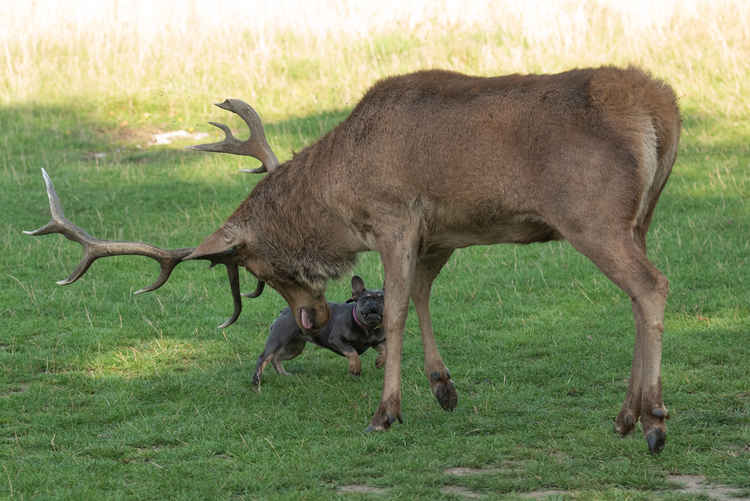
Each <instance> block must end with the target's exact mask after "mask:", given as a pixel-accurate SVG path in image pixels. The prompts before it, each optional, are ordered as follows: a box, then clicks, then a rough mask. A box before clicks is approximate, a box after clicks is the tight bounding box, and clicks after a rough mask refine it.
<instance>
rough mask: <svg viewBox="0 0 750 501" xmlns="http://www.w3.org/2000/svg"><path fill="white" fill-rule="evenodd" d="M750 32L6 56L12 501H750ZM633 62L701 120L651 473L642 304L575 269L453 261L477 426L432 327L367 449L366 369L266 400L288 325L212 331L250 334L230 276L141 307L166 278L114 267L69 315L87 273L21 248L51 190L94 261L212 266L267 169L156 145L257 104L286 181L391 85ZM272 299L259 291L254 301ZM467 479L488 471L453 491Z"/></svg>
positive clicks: (511, 32)
mask: <svg viewBox="0 0 750 501" xmlns="http://www.w3.org/2000/svg"><path fill="white" fill-rule="evenodd" d="M742 5H743V4H742V3H736V4H731V3H730V4H729V6H728V7H727V6H725V7H724V8H721V9H709V10H707V11H706V12H705V13H704V15H703V22H701V23H696V24H694V25H691V24H690V20H689V19H683V18H681V17H679V16H677V17H674V18H673V19H672V20H671V21H670V22H667V23H665V24H664V25H663V26H661V27H660V28H659V29H658V30H653V31H646V32H643V33H640V34H639V36H626V35H625V32H626V30H625V29H624V28H623V26H625V25H624V24H623V25H614V26H612V23H613V21H612V19H613V18H612V17H610V16H609V15H608V13H607V11H606V9H604V8H602V9H599V10H597V9H593V11H592V12H593V13H592V15H591V19H590V23H589V24H588V25H587V26H588V28H589V29H588V30H587V31H585V33H583V32H582V33H578V32H575V31H574V32H573V34H572V35H571V36H572V39H568V38H566V36H565V34H566V33H567V32H565V31H562V29H561V31H559V32H557V33H558V35H560V36H557V37H555V36H552V37H551V38H546V39H543V40H537V39H534V38H531V37H528V36H527V35H528V34H525V33H523V32H521V31H520V29H518V28H517V27H516V26H515V25H513V24H512V23H508V24H506V25H502V26H495V27H487V26H484V27H481V29H471V27H470V26H462V25H457V26H454V27H453V29H451V30H444V29H442V26H441V25H439V23H438V24H434V25H433V24H430V23H431V21H430V20H429V19H428V20H425V21H424V22H423V24H419V23H413V25H414V26H416V27H415V28H414V29H413V30H411V31H410V30H407V29H404V26H399V27H397V28H394V29H385V30H372V31H370V32H366V33H365V34H364V35H361V36H355V35H350V34H348V35H345V36H341V37H335V36H332V35H331V34H330V33H329V34H323V35H319V36H317V35H314V34H310V33H309V32H305V31H304V30H300V31H299V32H298V31H295V32H294V34H292V32H291V31H288V30H287V31H285V30H279V31H278V32H271V33H270V34H268V33H267V34H266V35H265V38H263V40H261V38H262V37H259V36H258V34H257V33H255V32H253V31H250V30H248V31H236V32H234V33H230V32H229V31H222V32H221V33H219V34H217V35H212V34H211V33H210V31H209V30H203V31H199V32H198V33H197V34H195V36H192V37H188V36H187V35H185V34H182V35H180V34H179V33H177V32H171V31H168V30H167V31H166V32H165V34H164V35H163V38H161V39H160V42H161V44H156V45H145V44H144V42H143V41H141V40H139V39H137V38H134V37H132V36H130V35H129V34H128V33H127V32H118V31H117V30H112V32H111V35H109V36H108V35H106V34H104V33H101V32H87V31H81V32H76V33H72V32H68V31H65V30H63V31H62V33H61V34H59V35H58V36H53V35H50V34H47V35H45V36H43V37H42V36H39V37H31V36H29V37H24V36H22V35H23V33H21V34H19V35H18V36H17V37H15V38H10V39H3V40H2V43H0V48H2V49H3V51H2V52H3V54H2V55H0V131H2V135H1V136H0V174H1V175H0V190H1V192H2V195H0V209H1V212H0V213H1V214H2V218H1V219H0V249H1V250H2V252H0V269H2V273H1V274H0V320H1V321H2V324H1V325H0V466H1V471H0V498H10V499H76V500H78V499H94V498H106V499H330V498H332V497H336V496H338V497H340V498H342V499H359V498H362V499H365V498H367V499H377V498H378V494H343V493H339V490H338V489H339V488H341V487H343V486H348V485H355V484H363V485H367V486H371V487H380V488H385V489H388V490H387V492H386V494H385V495H383V496H380V497H381V498H382V497H390V498H403V499H441V498H445V499H461V495H460V494H455V493H453V494H452V493H450V492H449V491H447V490H445V489H446V488H447V487H455V486H459V487H464V488H466V489H469V490H470V491H472V492H474V493H481V494H483V495H486V496H487V497H488V498H491V497H502V496H508V497H510V498H513V497H517V496H520V495H521V494H524V493H530V492H534V491H541V490H556V491H564V492H566V494H563V495H558V496H570V497H575V498H576V499H651V498H653V497H654V496H655V495H657V494H658V495H660V496H662V497H663V498H664V499H692V498H693V497H694V495H693V494H688V493H684V492H681V491H678V490H676V486H675V484H673V483H670V481H669V480H668V476H669V475H675V474H684V475H687V474H690V475H702V476H704V477H706V478H707V479H708V481H710V482H711V483H712V484H714V485H718V484H723V485H727V486H731V487H734V488H736V489H738V491H737V492H738V493H741V494H744V495H745V496H749V495H750V480H748V479H750V375H749V374H750V372H749V370H748V368H749V367H750V365H749V364H748V360H750V347H749V346H750V289H749V288H748V286H747V284H748V283H750V243H749V242H750V239H749V238H748V228H750V207H748V200H749V199H750V196H749V195H750V143H748V140H747V138H748V137H750V106H749V105H748V103H750V87H748V83H747V82H750V67H748V66H747V65H746V64H738V63H737V62H738V61H747V60H750V43H748V33H749V31H748V29H747V26H748V20H747V17H746V11H747V9H746V8H745V7H742ZM607 23H609V24H607ZM615 24H616V23H615ZM718 26H721V27H722V29H721V30H716V27H718ZM576 34H579V35H580V37H578V36H576ZM74 35H75V36H74ZM181 36H182V38H180V37H181ZM95 42H96V43H95ZM261 42H262V43H261ZM178 48H180V49H179V50H178ZM183 48H184V50H183ZM194 50H200V51H201V52H200V53H201V54H202V56H201V57H197V56H194V55H191V54H195V52H194ZM209 54H210V56H209ZM3 58H4V59H3ZM630 61H632V62H636V63H639V64H641V65H643V66H645V67H647V68H649V69H650V70H651V71H653V72H654V73H655V74H656V75H658V76H659V77H661V78H664V79H666V80H667V81H669V82H670V83H671V84H672V85H673V86H674V87H675V89H676V90H677V92H678V94H679V95H680V100H681V107H682V110H683V119H684V123H683V125H684V129H683V136H682V143H681V148H680V152H679V156H678V160H677V165H676V167H675V171H674V173H673V175H672V178H671V179H670V182H669V184H668V186H667V188H666V190H665V191H664V194H663V195H662V198H661V201H660V203H659V206H658V207H657V210H656V214H655V219H654V223H653V224H652V229H651V232H650V234H649V253H650V256H651V258H652V259H653V261H654V263H655V264H656V265H657V266H658V267H659V268H660V269H662V270H663V271H664V272H665V273H666V274H667V276H668V277H669V279H670V283H671V293H670V296H669V302H668V307H667V312H666V332H665V337H664V362H663V384H664V399H665V403H666V405H667V407H668V408H669V409H670V411H671V413H672V419H670V421H669V423H668V425H669V432H668V441H667V447H666V449H665V451H664V452H663V453H662V454H661V455H660V456H658V457H651V456H650V455H648V453H647V449H646V444H645V442H644V440H643V438H642V437H641V435H640V434H636V438H635V439H633V438H626V439H621V438H618V437H617V436H615V435H614V433H612V420H613V418H614V416H615V415H616V413H617V411H618V410H619V407H620V404H621V403H622V399H623V397H624V393H625V389H626V384H627V383H626V379H627V377H628V375H629V370H630V361H631V356H632V349H633V325H632V314H631V310H630V302H629V300H628V298H627V297H625V295H624V294H623V293H622V292H621V291H619V290H618V289H617V288H616V287H615V286H614V285H612V284H611V283H610V282H609V281H608V280H607V279H606V278H605V277H604V276H603V275H602V274H601V273H600V272H599V271H598V270H597V269H596V268H595V267H594V266H593V265H592V264H591V263H590V262H589V261H587V260H586V259H585V258H584V257H583V256H581V255H580V254H578V253H576V252H575V251H574V250H572V249H571V247H570V246H569V245H568V244H566V243H550V244H544V245H532V246H525V247H519V246H493V247H474V248H470V249H466V250H462V251H460V252H458V253H457V254H456V255H455V256H454V257H453V259H452V260H451V261H450V263H449V264H448V265H447V266H446V268H445V269H444V270H443V272H442V274H441V275H440V277H439V279H438V281H437V282H436V284H435V287H434V295H433V302H432V310H433V320H434V323H435V327H436V331H437V336H438V342H439V345H440V348H441V353H442V355H443V358H444V359H445V361H446V363H447V364H448V366H449V368H450V370H451V373H452V375H453V377H454V380H455V382H456V386H457V388H458V392H459V406H458V408H457V409H456V411H455V412H453V413H445V412H443V411H442V410H440V408H439V407H438V406H437V404H436V402H435V401H434V398H433V397H432V395H431V393H430V391H429V387H428V384H427V382H426V380H425V377H424V375H423V374H422V351H421V344H420V340H419V330H418V328H417V324H416V318H415V315H413V314H412V315H410V317H409V321H408V324H407V335H406V336H405V345H404V367H403V397H404V400H403V408H402V410H403V414H404V418H405V423H404V424H403V425H397V426H395V427H394V428H393V429H392V430H391V431H390V432H387V433H379V434H365V433H363V431H364V428H365V427H366V425H367V424H368V422H369V419H370V417H371V415H372V413H373V412H374V410H375V408H376V407H377V404H378V402H379V398H380V390H381V385H382V372H381V371H379V370H376V369H375V368H374V367H373V365H374V359H375V356H374V352H368V353H367V354H366V355H365V356H364V360H363V362H364V369H363V374H362V376H361V377H360V378H358V379H355V378H352V377H350V376H349V375H348V374H347V372H346V361H345V359H343V358H340V357H337V356H336V355H334V354H333V353H331V352H327V351H323V350H319V349H316V348H315V347H308V348H307V350H306V351H305V353H304V354H303V356H301V357H300V358H298V359H295V360H294V361H292V362H288V363H287V364H286V366H287V369H288V370H290V371H292V372H293V373H294V375H293V376H292V377H289V378H284V377H281V376H278V375H276V374H275V373H274V372H273V371H270V370H269V371H268V372H267V373H266V376H265V378H264V383H263V390H262V392H261V393H255V392H253V391H252V390H251V384H250V379H251V375H252V371H253V369H254V365H255V360H256V357H257V356H258V354H259V353H260V352H261V351H262V347H263V344H264V341H265V337H266V335H267V331H268V326H269V325H270V323H271V321H272V320H273V319H274V318H275V316H276V314H277V313H278V312H279V310H280V309H281V308H282V307H283V306H284V303H283V300H282V299H281V298H280V297H279V296H278V295H276V294H275V293H274V292H273V291H271V290H269V291H267V292H266V293H264V294H263V295H262V296H261V297H260V298H258V299H255V300H252V301H246V302H245V309H244V312H243V314H242V316H241V317H240V320H239V321H238V322H237V324H235V325H234V326H232V327H230V328H228V329H226V330H223V331H218V330H217V329H216V328H215V326H216V325H218V324H219V323H220V322H221V321H222V320H224V319H225V318H226V317H227V316H228V315H229V314H230V312H231V299H230V294H229V290H228V287H227V284H226V277H225V274H224V272H223V270H221V269H208V268H207V267H206V266H205V264H203V265H201V264H200V263H186V264H184V265H181V266H180V268H178V269H177V270H176V271H175V273H174V275H173V277H172V278H171V279H170V282H169V283H168V284H167V285H166V286H165V287H163V288H162V289H160V290H158V291H156V292H154V293H151V294H147V295H143V296H133V295H132V293H133V291H135V290H137V289H138V288H140V287H143V286H145V285H147V284H148V283H150V282H151V281H152V280H153V279H154V278H155V276H156V273H157V267H156V265H155V264H154V263H152V262H151V261H149V260H146V259H143V258H137V257H120V258H114V259H108V260H101V261H98V262H96V263H95V264H94V265H93V267H92V268H91V269H90V270H89V272H88V273H87V275H86V276H85V277H84V278H82V279H81V280H80V281H79V282H77V283H75V284H74V285H71V286H68V287H58V286H56V285H55V283H54V282H55V281H56V280H59V279H62V278H65V277H66V276H67V275H68V274H69V273H70V272H71V271H72V270H73V268H74V267H75V265H76V264H77V262H78V260H79V258H80V248H79V246H78V245H76V244H73V243H71V242H68V241H67V240H65V239H64V238H61V237H59V236H47V237H39V238H32V237H28V236H25V235H22V233H21V230H30V229H34V228H37V227H39V226H41V225H42V224H44V223H45V222H46V221H47V220H48V218H49V215H48V212H47V199H46V196H45V194H44V191H43V183H42V179H41V175H40V168H42V167H44V168H45V169H47V170H48V172H49V173H50V175H51V176H52V179H53V180H54V182H55V186H56V188H57V191H58V193H59V195H60V197H61V198H62V201H63V205H64V208H65V211H66V215H67V216H68V217H69V218H70V219H72V220H73V221H74V222H76V224H78V225H80V226H82V227H84V228H86V229H87V230H89V231H90V232H91V233H92V234H94V235H96V236H98V237H101V238H110V239H127V240H143V241H147V242H151V243H154V244H155V245H159V246H162V247H169V248H176V247H182V246H192V245H195V244H197V243H198V242H199V241H200V240H201V239H202V238H203V237H204V236H206V235H207V234H209V233H210V232H211V231H213V230H214V229H215V228H216V227H218V225H220V224H221V222H222V221H223V220H224V219H225V218H226V217H227V216H228V215H229V214H230V213H231V211H232V210H234V208H235V207H236V206H237V205H238V204H239V203H240V201H241V200H242V199H243V198H244V197H245V196H246V194H247V193H248V191H249V190H250V189H251V187H252V185H253V184H254V183H255V182H256V181H257V179H258V178H257V177H253V176H250V175H242V174H239V173H237V172H236V171H237V169H238V168H239V167H247V166H248V164H252V166H254V165H255V164H254V163H253V162H254V161H251V160H247V159H243V158H240V157H222V156H219V155H215V156H212V155H201V154H197V153H192V152H186V151H184V150H183V149H181V147H182V146H184V145H187V144H190V141H183V142H181V143H176V144H174V145H170V146H166V147H153V146H149V145H148V143H149V141H150V137H151V134H152V133H153V132H156V131H167V130H174V129H177V128H184V129H186V130H191V131H192V130H197V131H211V127H210V126H208V125H204V122H206V121H208V120H218V121H222V122H226V123H229V124H232V127H233V128H235V129H240V123H239V122H238V121H237V120H234V119H232V118H231V117H229V116H228V114H227V113H225V112H223V111H221V110H219V109H217V108H214V107H211V106H210V103H212V102H217V101H220V100H221V99H223V98H224V97H229V96H232V97H240V98H243V99H246V100H247V101H248V102H251V103H253V104H254V105H256V107H257V109H258V110H259V112H260V113H261V115H262V116H263V117H264V119H265V120H266V121H267V123H268V124H267V131H268V134H269V140H270V142H271V144H272V146H273V147H274V149H275V150H276V152H277V154H278V156H279V157H280V159H282V160H283V159H286V158H289V157H290V156H291V152H292V151H293V150H299V149H301V148H302V147H304V146H305V145H306V144H309V143H310V142H311V141H313V140H315V138H317V137H318V136H320V134H321V133H323V132H325V131H326V130H328V129H330V128H331V127H333V126H334V124H336V123H337V122H338V121H340V120H341V119H343V118H344V117H345V116H346V114H347V113H348V112H349V110H351V108H352V107H353V105H354V104H355V103H356V101H357V100H358V98H359V97H360V96H361V94H362V93H363V92H364V90H365V89H366V88H367V87H368V86H369V85H370V84H372V83H373V82H374V81H375V80H376V79H377V78H380V77H382V76H385V75H388V74H393V73H397V72H401V71H408V70H412V69H417V68H423V67H432V66H440V67H447V68H452V69H457V70H461V71H467V72H471V73H480V74H501V73H506V72H510V71H542V70H544V71H555V70H558V69H564V68H568V67H572V66H584V65H594V64H600V63H604V62H613V63H617V64H626V63H627V62H630ZM733 61H734V63H733ZM211 133H212V134H216V133H215V132H213V131H211ZM100 153H104V154H105V155H104V156H101V155H97V154H100ZM354 271H355V272H356V273H358V274H360V275H361V276H363V277H364V278H365V281H366V282H367V283H368V285H376V284H379V283H380V281H381V280H382V268H381V266H380V262H379V259H378V256H377V255H374V254H371V253H369V254H365V255H363V256H362V257H361V259H360V261H359V263H358V265H357V267H356V269H355V270H354ZM253 286H254V281H253V280H251V277H250V276H249V275H247V274H243V289H245V290H249V289H251V288H252V287H253ZM347 287H348V279H345V280H342V281H340V282H336V283H332V284H331V286H330V288H329V294H328V297H329V299H330V300H343V299H345V298H346V297H348V296H347ZM453 467H473V468H495V469H496V470H495V471H494V472H492V473H487V474H483V475H475V476H463V477H459V476H455V475H448V474H446V473H444V471H445V470H446V469H448V468H453Z"/></svg>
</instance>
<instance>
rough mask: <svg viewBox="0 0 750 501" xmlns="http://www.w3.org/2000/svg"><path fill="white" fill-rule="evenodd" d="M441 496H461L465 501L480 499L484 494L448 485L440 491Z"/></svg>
mask: <svg viewBox="0 0 750 501" xmlns="http://www.w3.org/2000/svg"><path fill="white" fill-rule="evenodd" d="M440 492H442V493H443V494H453V495H454V496H461V497H464V498H467V499H482V498H483V497H484V494H480V493H478V492H475V491H472V490H471V489H467V488H466V487H460V486H458V485H448V486H446V487H443V488H442V489H440Z"/></svg>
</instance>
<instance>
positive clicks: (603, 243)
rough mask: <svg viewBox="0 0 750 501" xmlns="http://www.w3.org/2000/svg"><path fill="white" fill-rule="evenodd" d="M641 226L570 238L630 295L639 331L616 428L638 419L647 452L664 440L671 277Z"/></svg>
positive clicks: (625, 429)
mask: <svg viewBox="0 0 750 501" xmlns="http://www.w3.org/2000/svg"><path fill="white" fill-rule="evenodd" d="M644 235H645V230H644V229H643V228H622V229H620V230H612V229H607V230H605V231H604V232H593V231H589V232H585V233H578V234H577V235H574V236H572V237H571V236H567V238H568V240H569V241H570V243H571V244H573V246H574V247H576V249H578V250H579V251H581V252H582V253H583V254H584V255H586V256H587V257H589V258H590V259H591V260H592V261H593V262H594V263H595V264H596V265H597V266H598V267H599V269H600V270H601V271H602V272H603V273H604V274H605V275H606V276H607V277H608V278H609V279H610V280H612V281H613V282H614V283H615V284H616V285H617V286H619V287H620V288H621V289H622V290H623V291H625V292H626V293H627V294H628V295H629V296H630V299H631V303H632V307H633V317H634V319H635V327H636V335H635V349H634V352H633V364H632V371H631V376H630V382H629V385H628V392H627V395H626V397H625V401H624V403H623V405H622V409H621V410H620V413H619V414H618V416H617V418H616V419H615V430H616V431H617V432H619V433H620V434H622V435H626V434H628V433H630V432H631V431H632V430H633V428H634V427H635V423H636V422H637V421H638V419H639V418H640V421H641V426H642V428H643V433H644V435H645V437H646V441H647V443H648V447H649V450H650V451H651V452H652V453H658V452H660V451H661V450H662V449H663V448H664V444H665V442H666V424H665V420H666V419H667V417H668V413H667V409H666V407H665V406H664V402H663V400H662V392H661V350H662V333H663V332H664V308H665V306H666V299H667V293H668V291H669V281H668V280H667V278H666V277H665V276H664V275H663V274H662V273H661V272H660V271H659V270H658V269H656V267H655V266H654V265H653V264H651V262H650V261H649V260H648V258H647V257H646V249H645V243H644Z"/></svg>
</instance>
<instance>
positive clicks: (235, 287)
mask: <svg viewBox="0 0 750 501" xmlns="http://www.w3.org/2000/svg"><path fill="white" fill-rule="evenodd" d="M225 266H226V268H227V276H228V277H229V287H230V288H231V289H232V301H233V302H234V311H233V312H232V316H231V317H229V318H228V319H226V320H225V321H224V322H223V323H222V324H221V325H219V327H218V328H219V329H224V328H226V327H229V326H230V325H232V324H233V323H234V322H235V321H236V320H237V319H238V318H239V317H240V313H242V299H241V298H240V274H239V271H237V265H236V264H225Z"/></svg>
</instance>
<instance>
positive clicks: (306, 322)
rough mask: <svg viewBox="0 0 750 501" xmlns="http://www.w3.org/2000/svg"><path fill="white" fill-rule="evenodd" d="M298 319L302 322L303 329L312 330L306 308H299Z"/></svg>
mask: <svg viewBox="0 0 750 501" xmlns="http://www.w3.org/2000/svg"><path fill="white" fill-rule="evenodd" d="M299 319H300V321H301V322H302V328H303V329H307V330H311V329H312V328H313V324H312V319H311V318H310V313H309V312H308V311H307V308H300V315H299Z"/></svg>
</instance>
